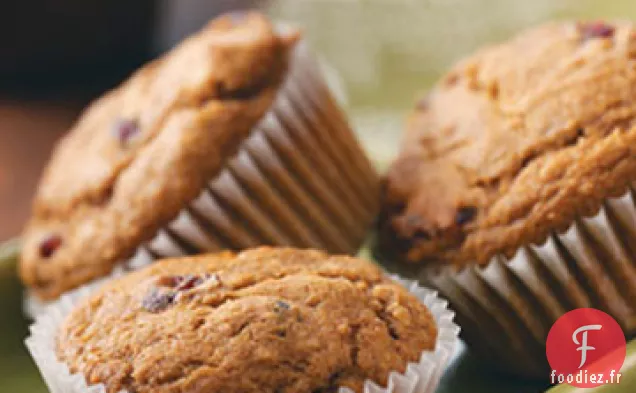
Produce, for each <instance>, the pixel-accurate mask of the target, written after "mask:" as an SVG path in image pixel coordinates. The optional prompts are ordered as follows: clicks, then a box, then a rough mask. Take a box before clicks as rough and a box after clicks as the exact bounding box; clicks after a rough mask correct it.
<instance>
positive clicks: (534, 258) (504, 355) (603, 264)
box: [386, 186, 636, 379]
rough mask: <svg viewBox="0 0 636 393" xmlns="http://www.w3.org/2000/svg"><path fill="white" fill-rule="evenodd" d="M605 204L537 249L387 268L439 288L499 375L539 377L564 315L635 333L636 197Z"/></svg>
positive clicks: (470, 342) (464, 331)
mask: <svg viewBox="0 0 636 393" xmlns="http://www.w3.org/2000/svg"><path fill="white" fill-rule="evenodd" d="M635 188H636V187H635V186H632V187H631V188H630V189H629V191H628V192H627V193H625V194H624V195H623V196H621V197H618V198H611V199H607V200H606V201H605V202H604V203H603V206H602V207H601V208H600V210H599V212H598V213H597V214H595V215H594V216H591V217H581V218H578V219H576V220H575V221H574V223H573V224H572V225H571V226H570V227H569V228H568V229H567V230H565V231H564V232H562V233H557V232H554V233H552V234H550V235H549V236H548V238H547V239H546V241H545V242H544V243H542V244H540V245H527V246H524V247H521V248H519V249H518V250H517V251H516V253H515V254H514V256H513V257H512V258H506V257H505V256H501V255H500V256H495V257H494V258H492V259H491V260H490V262H489V263H488V264H487V265H485V266H483V267H480V266H477V265H476V264H475V265H471V266H468V267H466V268H464V269H462V270H460V271H457V270H456V269H454V268H452V267H441V268H440V267H412V266H410V267H409V266H406V265H407V264H392V263H390V261H389V263H387V264H386V266H387V267H389V269H390V270H393V271H396V272H399V273H400V274H402V275H404V276H407V277H413V278H418V279H419V281H420V282H422V283H424V284H425V285H429V286H431V287H433V288H435V289H437V290H439V291H440V293H441V294H442V296H444V297H445V298H447V299H448V300H449V301H450V304H451V307H453V308H454V309H455V311H456V312H457V321H458V323H459V324H460V326H462V338H463V339H464V340H465V341H466V342H467V344H468V345H469V347H470V348H471V350H473V351H475V352H477V353H479V354H480V355H481V356H482V357H483V358H486V359H488V360H490V361H491V362H492V363H495V364H496V365H498V367H499V368H500V369H502V370H505V371H508V372H511V373H513V374H516V375H520V376H523V377H530V378H538V379H545V378H547V376H548V375H549V371H550V370H549V365H548V362H547V358H546V355H545V350H546V348H545V345H546V344H545V343H546V339H547V336H548V333H549V331H550V328H551V327H552V325H553V324H554V323H555V322H556V320H557V319H558V318H559V317H561V316H562V315H563V314H565V313H566V312H568V311H570V310H573V309H577V308H589V307H591V308H597V309H600V310H603V311H605V312H607V313H608V314H610V315H611V316H613V317H614V318H615V319H616V320H617V322H618V323H619V324H620V325H621V327H622V328H623V331H624V332H625V335H626V336H627V337H633V336H634V335H635V334H636V198H635V195H636V192H635Z"/></svg>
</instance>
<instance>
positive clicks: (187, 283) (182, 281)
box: [176, 275, 203, 291]
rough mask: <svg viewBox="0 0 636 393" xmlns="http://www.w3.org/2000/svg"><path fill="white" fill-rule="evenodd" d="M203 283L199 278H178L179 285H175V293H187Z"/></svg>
mask: <svg viewBox="0 0 636 393" xmlns="http://www.w3.org/2000/svg"><path fill="white" fill-rule="evenodd" d="M202 283H203V279H202V278H201V277H197V276H192V275H187V276H181V277H179V284H178V285H177V288H176V289H177V291H187V290H188V289H192V288H194V287H196V286H199V285H201V284H202Z"/></svg>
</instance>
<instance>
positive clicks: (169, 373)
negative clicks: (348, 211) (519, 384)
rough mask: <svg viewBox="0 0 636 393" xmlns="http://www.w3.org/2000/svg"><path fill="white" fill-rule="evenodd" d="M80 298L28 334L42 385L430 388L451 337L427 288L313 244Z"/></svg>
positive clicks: (138, 275)
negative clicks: (401, 282)
mask: <svg viewBox="0 0 636 393" xmlns="http://www.w3.org/2000/svg"><path fill="white" fill-rule="evenodd" d="M80 295H81V294H80V293H76V294H75V295H69V296H67V297H64V298H63V300H62V301H61V302H59V304H55V305H53V306H51V308H50V309H49V310H47V312H46V313H45V314H42V315H41V316H40V317H38V320H37V322H36V324H35V326H34V327H33V328H32V333H33V334H32V336H31V338H29V339H28V340H27V342H28V345H29V347H30V349H31V351H32V353H33V355H34V357H35V359H36V361H37V363H38V365H39V366H40V368H41V370H42V372H43V375H44V377H45V379H46V381H47V383H49V386H51V387H52V388H51V390H52V393H57V392H65V393H68V392H87V391H89V388H90V389H96V390H90V391H105V392H108V393H116V392H120V391H124V392H138V393H145V392H153V393H161V392H176V391H179V392H183V393H196V392H206V393H212V392H244V393H249V392H259V393H267V392H270V393H273V392H282V393H291V392H298V393H305V392H336V391H337V390H338V388H339V387H345V388H349V389H351V390H352V391H354V392H362V391H369V390H368V389H370V388H371V387H372V386H375V387H376V388H378V389H379V387H378V386H376V385H375V383H377V384H379V385H382V386H384V385H387V383H389V384H391V385H393V386H396V387H398V390H395V392H432V391H433V389H434V388H435V386H436V385H437V379H438V378H439V374H440V369H441V368H443V365H444V364H445V362H446V360H447V359H448V355H450V353H451V352H452V349H453V346H454V342H455V340H456V334H457V328H456V326H454V325H453V324H452V322H451V319H452V313H450V312H449V311H448V310H447V309H446V306H445V302H443V301H440V300H439V299H437V298H436V295H435V294H434V293H432V292H431V291H427V290H423V289H421V288H418V287H417V286H414V287H413V289H412V292H411V293H409V291H407V290H406V289H405V288H404V287H402V286H400V285H399V284H397V283H396V282H394V281H392V280H390V279H389V278H387V277H386V276H385V275H384V274H383V272H382V271H381V270H380V269H379V268H378V267H376V266H375V265H374V264H372V263H369V262H366V261H363V260H361V259H356V258H353V257H345V256H329V255H327V254H325V253H323V252H319V251H312V250H305V251H300V250H295V249H275V248H259V249H254V250H249V251H244V252H241V253H240V254H234V253H232V252H229V251H226V252H222V253H218V254H209V255H199V256H193V257H182V258H175V259H167V260H163V261H159V262H157V263H154V264H152V265H151V266H148V267H146V268H143V269H141V270H139V271H136V272H133V273H130V274H129V275H127V276H126V277H123V278H119V279H115V280H112V281H110V282H109V283H107V284H105V285H104V286H102V287H101V288H99V289H97V290H96V291H94V292H93V293H92V294H91V295H90V296H89V297H88V298H84V299H83V300H79V299H80V298H81V296H80ZM64 315H66V316H64ZM407 370H408V372H407ZM69 373H70V374H69ZM392 373H394V374H395V375H391V374H392ZM389 381H390V382H389ZM97 384H101V385H102V386H101V387H95V386H92V385H97ZM365 386H366V387H365ZM98 389H101V390H98ZM365 389H367V390H365ZM374 391H375V390H374Z"/></svg>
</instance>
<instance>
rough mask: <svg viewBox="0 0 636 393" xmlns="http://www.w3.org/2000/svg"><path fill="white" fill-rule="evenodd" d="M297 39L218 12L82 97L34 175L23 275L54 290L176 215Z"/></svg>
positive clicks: (245, 127)
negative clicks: (99, 92) (107, 86)
mask: <svg viewBox="0 0 636 393" xmlns="http://www.w3.org/2000/svg"><path fill="white" fill-rule="evenodd" d="M296 39H297V35H296V34H295V33H294V34H290V35H285V36H280V35H278V34H277V33H276V32H275V30H274V27H273V26H272V25H271V23H270V22H269V21H267V20H266V19H265V18H264V17H263V16H261V15H259V14H257V13H245V14H242V15H240V16H237V15H229V16H223V17H220V18H218V19H216V20H214V21H212V22H211V23H210V24H209V25H208V26H207V27H205V28H204V29H203V30H202V31H201V32H199V33H198V34H196V35H194V36H192V37H190V38H188V39H187V40H185V41H184V42H183V43H182V44H181V45H179V46H178V47H176V48H175V49H174V50H172V51H171V52H170V53H168V54H167V55H165V56H163V57H162V58H160V59H158V60H156V61H154V62H152V63H150V64H148V65H146V66H145V67H143V68H141V69H140V70H139V71H137V72H136V73H135V74H134V75H132V77H131V78H130V79H129V80H128V81H126V82H125V83H123V84H122V85H121V86H120V87H118V88H116V89H114V90H113V91H111V92H109V93H107V94H106V95H104V96H103V97H102V98H100V99H98V100H97V101H95V102H94V103H93V104H91V105H90V106H89V107H88V108H87V109H86V110H85V112H84V113H83V115H82V116H81V117H80V119H79V120H78V122H77V123H76V125H75V126H74V127H73V128H72V129H71V130H70V132H69V134H68V135H67V136H66V137H65V138H63V140H62V141H61V142H60V143H59V145H58V146H57V147H56V149H55V151H54V153H53V156H52V158H51V161H50V163H49V165H48V167H47V168H46V170H45V173H44V175H43V178H42V180H41V183H40V185H39V189H38V192H37V195H36V198H35V202H34V207H33V215H32V219H31V221H30V222H29V223H28V226H27V229H26V231H25V233H24V236H23V239H24V243H23V255H22V262H21V269H20V270H21V271H20V272H21V276H22V278H23V280H24V282H25V283H26V284H27V285H28V286H29V287H30V288H31V289H33V290H34V292H35V293H36V294H37V295H38V296H39V297H41V298H42V299H52V298H55V297H57V296H59V295H60V294H61V293H63V292H65V291H67V290H69V289H72V288H75V287H77V286H79V285H81V284H84V283H86V282H88V281H91V280H92V279H94V278H97V277H101V276H103V275H105V274H107V273H109V272H110V271H111V270H112V269H113V266H114V265H115V264H116V263H118V262H120V261H121V260H123V259H126V258H128V257H130V256H132V254H133V253H134V251H135V249H136V248H137V247H138V246H139V245H140V244H141V243H143V242H144V241H147V240H149V239H150V238H152V237H153V236H154V235H155V233H156V231H157V230H158V229H159V228H160V227H162V226H163V225H165V224H166V223H168V222H169V221H171V220H172V219H174V218H175V216H176V215H177V213H178V212H179V210H180V209H182V208H183V207H184V206H185V205H186V204H187V203H188V202H189V201H191V200H192V199H194V198H195V197H196V196H197V195H198V194H199V193H200V191H201V190H202V188H203V187H204V186H205V185H206V183H207V182H208V181H209V180H210V179H211V178H212V177H213V176H214V175H215V174H216V173H218V171H219V170H220V169H221V168H222V165H223V164H224V162H225V161H226V160H227V159H228V158H229V157H231V156H232V155H233V154H234V152H235V151H236V150H237V148H238V146H239V144H240V143H241V141H243V140H244V139H245V138H246V137H247V136H248V134H249V131H250V130H251V129H252V128H253V126H254V125H255V124H256V123H257V122H258V120H259V119H260V118H261V117H262V116H263V114H264V113H265V112H266V111H267V109H268V108H269V107H270V105H271V104H272V102H273V100H274V97H275V94H276V91H277V89H278V87H279V86H280V83H281V82H282V80H283V79H284V76H285V73H286V68H287V63H288V57H289V56H288V54H289V52H290V49H291V48H292V47H293V44H294V42H295V40H296Z"/></svg>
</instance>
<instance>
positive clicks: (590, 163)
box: [378, 22, 636, 377]
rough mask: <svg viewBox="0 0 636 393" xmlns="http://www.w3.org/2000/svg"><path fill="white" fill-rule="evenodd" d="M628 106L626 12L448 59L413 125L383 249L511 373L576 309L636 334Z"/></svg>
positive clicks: (634, 163) (397, 172) (632, 114)
mask: <svg viewBox="0 0 636 393" xmlns="http://www.w3.org/2000/svg"><path fill="white" fill-rule="evenodd" d="M635 102H636V30H635V29H634V25H633V24H632V23H628V22H616V23H602V22H554V23H549V24H547V25H543V26H540V27H537V28H534V29H531V30H529V31H527V32H524V33H521V34H520V35H518V36H517V37H515V38H513V39H511V40H510V41H508V42H505V43H503V44H499V45H495V46H492V47H489V48H485V49H483V50H481V51H479V52H477V53H476V54H475V55H473V56H471V57H468V58H466V59H464V60H462V61H460V62H459V63H458V65H456V66H455V67H454V68H453V69H452V70H451V71H450V72H449V73H448V74H447V75H446V76H444V77H443V78H442V80H441V81H440V82H439V84H438V85H437V86H436V87H435V88H434V89H433V90H432V91H431V92H430V94H429V95H428V96H427V97H426V98H424V99H422V100H421V101H420V102H419V103H418V105H417V108H416V109H415V112H414V113H413V115H412V116H411V118H410V120H409V123H408V129H407V133H406V137H405V140H404V144H403V149H402V151H401V154H400V156H399V158H398V159H397V160H396V161H395V163H394V164H393V165H392V167H391V169H390V170H389V172H388V174H387V177H386V181H385V184H384V186H385V188H384V200H383V207H382V213H381V218H380V234H379V242H378V244H379V247H378V249H379V254H382V255H383V256H384V258H385V259H386V260H387V261H390V262H388V263H389V264H390V265H391V266H392V267H393V268H395V269H398V270H400V271H402V272H403V273H406V272H408V273H406V274H409V275H414V276H418V277H420V278H421V279H423V280H425V281H427V282H431V283H433V285H435V286H437V287H438V288H439V289H440V290H442V293H443V294H444V295H445V296H447V297H448V298H450V299H451V301H453V302H454V306H455V307H456V308H457V310H458V313H459V317H458V319H459V321H460V323H463V327H464V332H465V335H466V337H467V338H468V340H469V341H471V342H472V343H473V344H474V346H475V347H479V348H481V349H482V350H483V351H482V352H484V353H487V354H488V356H490V357H492V358H494V359H495V360H497V361H500V362H501V364H503V365H505V366H506V367H508V368H510V367H512V368H515V370H514V371H515V372H518V373H522V374H532V375H540V376H542V377H544V376H545V375H543V374H542V373H543V372H544V371H545V369H546V367H547V363H546V360H545V351H544V348H543V346H544V345H545V337H546V336H547V333H548V330H549V328H550V326H551V325H552V323H553V322H554V321H555V320H556V319H557V318H558V317H559V316H560V315H562V314H563V313H565V312H566V311H569V310H570V309H572V308H578V307H595V308H600V309H602V310H605V311H607V312H608V313H610V314H612V315H613V316H614V317H615V318H616V319H617V320H618V321H619V323H621V325H622V326H623V328H624V330H625V332H626V334H628V335H633V334H634V333H635V332H636V268H635V267H634V266H635V261H636V247H634V244H636V224H635V221H634V219H635V217H636V209H635V206H634V203H633V200H632V195H633V192H634V191H633V187H634V184H635V183H634V182H635V181H636V122H635V120H636V104H635ZM393 262H394V263H393ZM520 354H526V355H524V359H526V360H523V361H517V360H515V361H513V359H519V356H520Z"/></svg>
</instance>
